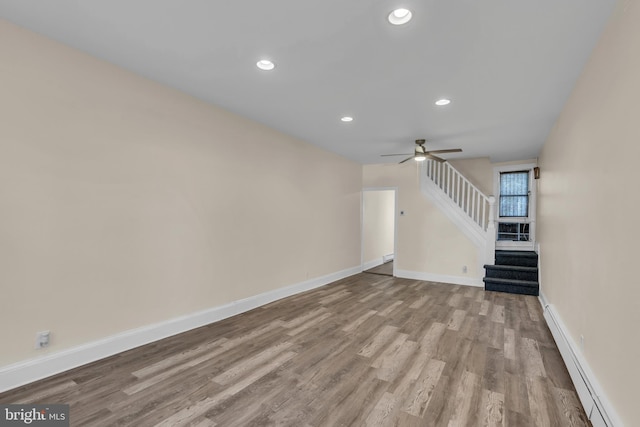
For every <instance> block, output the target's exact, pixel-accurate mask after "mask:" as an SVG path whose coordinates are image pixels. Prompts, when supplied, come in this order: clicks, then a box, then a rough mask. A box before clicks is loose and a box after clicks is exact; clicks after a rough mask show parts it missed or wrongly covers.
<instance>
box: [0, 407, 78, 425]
mask: <svg viewBox="0 0 640 427" xmlns="http://www.w3.org/2000/svg"><path fill="white" fill-rule="evenodd" d="M25 425H29V426H42V427H45V426H46V427H49V426H51V427H69V405H0V427H4V426H25Z"/></svg>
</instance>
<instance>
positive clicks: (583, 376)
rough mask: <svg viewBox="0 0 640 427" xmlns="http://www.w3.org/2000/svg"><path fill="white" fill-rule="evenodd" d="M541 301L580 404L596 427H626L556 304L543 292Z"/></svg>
mask: <svg viewBox="0 0 640 427" xmlns="http://www.w3.org/2000/svg"><path fill="white" fill-rule="evenodd" d="M539 300H540V304H542V309H543V310H544V318H545V320H546V322H547V325H548V326H549V329H550V330H551V334H552V335H553V338H554V340H555V341H556V344H557V345H558V350H560V355H561V356H562V359H563V360H564V363H565V365H566V366H567V370H568V371H569V375H570V376H571V380H572V381H573V384H574V386H575V387H576V391H577V393H578V398H579V399H580V403H582V406H583V408H584V411H585V413H586V414H587V417H589V420H590V421H591V423H592V425H593V426H594V427H623V426H624V424H623V423H622V421H621V420H620V418H619V416H618V414H617V413H616V411H615V409H614V407H613V405H612V404H611V402H610V401H609V399H608V398H607V396H606V395H605V393H604V390H603V389H602V387H601V386H600V383H599V382H598V380H597V378H596V376H595V374H594V373H593V371H592V370H591V367H590V366H589V364H588V363H587V361H586V359H585V358H584V356H583V354H582V351H580V349H579V347H578V346H577V345H576V343H575V342H574V341H573V338H571V334H569V330H568V329H567V327H566V326H565V324H564V322H563V321H562V318H561V317H560V314H559V313H558V311H557V310H556V309H555V307H554V306H553V305H552V304H549V302H548V300H547V298H546V297H545V296H544V294H542V292H541V293H540V297H539Z"/></svg>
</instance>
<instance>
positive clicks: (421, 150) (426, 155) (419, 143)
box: [381, 139, 462, 163]
mask: <svg viewBox="0 0 640 427" xmlns="http://www.w3.org/2000/svg"><path fill="white" fill-rule="evenodd" d="M425 142H426V141H425V140H424V139H416V148H415V150H414V153H413V155H411V154H409V153H404V154H381V156H382V157H388V156H410V157H407V158H406V159H404V160H403V161H401V162H400V163H404V162H406V161H407V160H411V159H415V161H416V162H422V161H424V160H426V159H432V160H435V161H436V162H440V163H442V162H446V160H445V159H443V158H441V157H438V156H435V154H444V153H461V152H462V149H460V148H451V149H448V150H431V151H427V149H426V148H425V147H424V143H425Z"/></svg>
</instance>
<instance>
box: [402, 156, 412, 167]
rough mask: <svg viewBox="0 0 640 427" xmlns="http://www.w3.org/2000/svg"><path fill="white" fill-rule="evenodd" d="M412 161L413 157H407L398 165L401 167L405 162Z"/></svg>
mask: <svg viewBox="0 0 640 427" xmlns="http://www.w3.org/2000/svg"><path fill="white" fill-rule="evenodd" d="M411 159H413V156H411V157H407V158H406V159H404V160H403V161H401V162H400V163H398V164H399V165H401V164H403V163H404V162H406V161H409V160H411Z"/></svg>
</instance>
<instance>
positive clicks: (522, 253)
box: [496, 251, 538, 258]
mask: <svg viewBox="0 0 640 427" xmlns="http://www.w3.org/2000/svg"><path fill="white" fill-rule="evenodd" d="M496 255H505V256H518V257H522V258H538V254H537V253H535V252H532V251H496Z"/></svg>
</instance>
